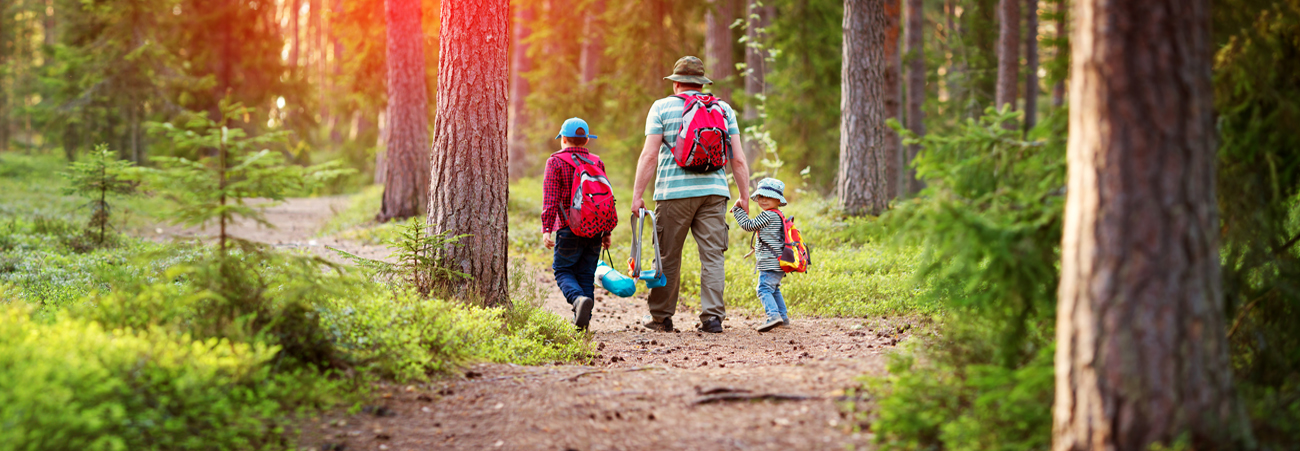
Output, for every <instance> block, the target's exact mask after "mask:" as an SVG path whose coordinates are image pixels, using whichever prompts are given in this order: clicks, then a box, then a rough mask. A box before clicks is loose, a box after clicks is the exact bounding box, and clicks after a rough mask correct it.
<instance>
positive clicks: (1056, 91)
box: [1052, 0, 1070, 108]
mask: <svg viewBox="0 0 1300 451" xmlns="http://www.w3.org/2000/svg"><path fill="white" fill-rule="evenodd" d="M1056 8H1057V9H1058V10H1059V11H1060V14H1058V15H1057V16H1056V33H1057V35H1058V37H1067V36H1069V35H1070V34H1069V33H1070V32H1069V31H1068V28H1067V27H1068V26H1069V22H1068V21H1066V17H1067V16H1068V15H1069V13H1070V8H1069V5H1068V4H1067V0H1056ZM1068 48H1069V47H1067V46H1064V45H1061V44H1057V47H1056V51H1058V52H1065V51H1067V50H1068ZM1064 104H1065V79H1064V78H1062V79H1060V80H1057V81H1056V84H1054V85H1052V107H1055V108H1059V107H1060V106H1061V105H1064Z"/></svg>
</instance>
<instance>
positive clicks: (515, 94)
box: [509, 2, 533, 180]
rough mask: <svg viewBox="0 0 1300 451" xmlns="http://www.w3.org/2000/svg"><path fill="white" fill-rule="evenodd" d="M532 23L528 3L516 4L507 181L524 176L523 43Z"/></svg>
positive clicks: (528, 63)
mask: <svg viewBox="0 0 1300 451" xmlns="http://www.w3.org/2000/svg"><path fill="white" fill-rule="evenodd" d="M532 21H533V9H532V6H530V5H529V4H528V3H525V2H520V3H516V10H515V20H514V24H513V25H514V33H513V35H512V36H511V41H512V43H513V45H514V47H513V48H512V49H511V51H512V52H513V54H512V55H511V57H512V61H511V62H510V65H511V67H510V112H509V116H510V130H509V131H510V143H509V148H510V158H509V164H510V179H511V180H516V179H519V178H520V177H523V176H524V175H526V174H524V171H525V170H526V166H527V164H528V162H527V159H528V134H527V133H524V130H525V129H527V128H528V119H529V118H528V103H527V100H528V93H529V91H530V89H529V86H528V79H527V78H525V77H524V74H525V73H527V72H528V71H530V70H533V60H532V58H529V56H528V49H529V47H530V46H529V45H528V44H526V43H525V42H524V41H525V40H527V39H528V36H529V35H530V34H532V30H531V29H530V28H529V26H528V25H529V24H530V23H532Z"/></svg>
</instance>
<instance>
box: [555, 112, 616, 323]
mask: <svg viewBox="0 0 1300 451" xmlns="http://www.w3.org/2000/svg"><path fill="white" fill-rule="evenodd" d="M588 130H590V129H589V128H588V127H587V121H584V120H582V119H579V118H576V117H575V118H571V119H569V120H567V121H564V126H563V127H561V128H560V133H559V134H557V135H555V138H556V139H559V140H560V143H561V145H562V146H563V149H562V150H560V151H558V152H556V153H554V154H553V155H552V156H560V157H562V158H563V157H567V156H568V155H567V154H568V153H579V154H584V155H586V154H589V152H587V148H586V147H584V146H586V145H587V141H589V140H592V139H596V135H592V134H589V133H588ZM598 165H599V166H600V169H601V170H602V171H603V170H604V169H605V163H604V162H598ZM573 171H574V168H573V166H570V165H569V164H568V163H565V162H563V161H560V160H559V159H557V158H550V159H547V161H546V175H545V176H544V177H543V179H542V191H543V197H542V243H543V244H544V245H545V246H546V248H547V249H555V257H554V262H553V263H552V264H551V269H553V270H555V284H556V285H559V287H560V291H561V292H563V293H564V299H565V300H566V301H568V302H569V305H571V306H573V324H574V325H576V326H578V328H579V329H586V328H587V325H588V324H590V323H591V309H592V307H593V305H594V303H595V301H593V296H594V294H595V282H596V262H597V261H599V260H600V250H601V249H602V248H605V249H608V248H609V234H608V233H606V234H603V235H602V236H601V237H599V238H587V237H583V236H578V235H577V234H574V233H573V231H572V230H570V229H569V224H568V220H567V219H566V218H565V216H564V205H565V203H566V202H571V201H572V199H569V196H570V195H572V186H570V185H571V184H572V183H573ZM551 232H555V237H554V238H552V237H551Z"/></svg>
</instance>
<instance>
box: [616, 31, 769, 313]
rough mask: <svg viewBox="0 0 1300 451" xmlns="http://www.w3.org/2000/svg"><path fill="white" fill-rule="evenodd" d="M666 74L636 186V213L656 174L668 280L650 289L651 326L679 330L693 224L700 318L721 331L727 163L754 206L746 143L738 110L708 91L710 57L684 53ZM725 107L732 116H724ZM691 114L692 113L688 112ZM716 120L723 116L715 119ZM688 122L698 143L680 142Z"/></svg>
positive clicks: (743, 202) (745, 202)
mask: <svg viewBox="0 0 1300 451" xmlns="http://www.w3.org/2000/svg"><path fill="white" fill-rule="evenodd" d="M664 79H665V80H670V81H672V82H673V94H674V95H672V96H669V97H665V98H663V99H659V100H657V101H655V103H654V106H651V107H650V114H649V115H648V116H647V117H646V124H645V134H646V137H645V147H643V148H642V149H641V158H640V159H638V161H637V165H636V183H635V184H634V185H633V187H632V215H633V216H634V217H635V216H636V214H637V212H638V211H640V209H641V208H643V207H644V206H645V201H643V200H641V199H642V195H644V194H645V189H646V185H648V184H649V183H650V177H651V175H652V174H653V176H654V180H655V190H654V201H655V217H656V221H655V222H656V225H657V226H658V227H657V230H655V233H656V234H658V237H659V244H660V246H661V247H662V249H661V251H660V252H661V254H662V255H661V257H662V259H663V269H664V272H666V273H667V276H668V285H666V286H664V287H661V288H655V289H652V290H650V299H649V307H650V315H649V316H648V317H647V318H646V321H645V327H646V328H649V329H652V330H656V331H661V332H671V331H673V320H672V318H673V313H675V312H676V311H677V298H678V296H679V294H680V293H679V292H678V288H679V287H680V285H681V284H680V282H681V268H682V246H683V245H684V244H685V243H686V233H687V232H690V234H691V235H692V236H694V237H695V244H696V245H697V246H698V248H699V254H700V325H699V326H698V327H697V328H698V329H699V330H700V331H703V332H711V333H721V332H722V320H723V318H725V317H726V314H727V312H726V306H725V305H723V301H722V290H723V288H724V286H725V285H726V279H725V277H724V275H723V270H724V266H725V258H724V256H723V252H725V251H726V250H727V230H728V229H729V227H730V226H729V225H728V224H727V208H728V207H727V201H728V200H729V199H730V197H731V189H730V187H729V186H728V184H727V172H726V169H725V167H726V166H728V165H729V166H731V173H732V175H734V176H735V177H734V178H735V180H736V188H737V189H738V190H739V194H740V199H739V200H738V202H739V205H740V207H741V208H742V209H744V210H745V213H746V214H748V213H749V167H748V165H747V163H746V162H745V152H744V149H742V148H741V143H740V128H739V127H738V126H737V125H736V113H735V110H733V109H732V108H731V106H730V105H728V104H727V103H726V102H723V101H720V100H717V99H716V98H713V97H712V96H710V95H707V94H702V93H701V91H702V90H703V89H704V85H707V84H711V83H713V81H711V80H709V79H708V78H706V77H705V76H704V62H702V61H700V59H699V58H696V57H694V56H685V57H682V58H681V59H679V60H677V64H675V65H674V66H673V74H672V75H669V76H667V77H664ZM697 96H699V97H697ZM688 101H689V102H690V107H689V108H688V107H687V106H688ZM718 111H720V112H721V113H722V115H723V116H725V117H724V118H720V117H718V116H717V115H716V113H717V112H718ZM684 116H690V118H687V119H686V120H684ZM713 120H718V122H719V123H717V124H715V125H716V127H708V125H710V124H711V122H710V121H713ZM688 122H689V123H688ZM683 127H685V128H686V129H687V130H686V131H688V132H690V133H689V134H690V135H692V136H689V137H686V140H684V141H683V143H685V146H684V147H690V146H691V145H694V147H693V148H690V149H684V148H678V144H679V143H678V140H679V138H680V137H681V136H680V135H682V132H683ZM723 128H725V133H723V130H722V129H723ZM719 140H720V141H719ZM675 149H676V150H678V152H677V153H676V154H674V150H675ZM712 149H725V151H726V153H725V154H720V155H715V154H713V152H712ZM727 159H729V160H730V161H727Z"/></svg>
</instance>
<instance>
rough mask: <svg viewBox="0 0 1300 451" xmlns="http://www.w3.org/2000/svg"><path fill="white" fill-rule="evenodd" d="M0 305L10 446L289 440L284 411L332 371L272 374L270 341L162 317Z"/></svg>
mask: <svg viewBox="0 0 1300 451" xmlns="http://www.w3.org/2000/svg"><path fill="white" fill-rule="evenodd" d="M30 314H31V312H30V310H29V309H28V308H26V307H25V306H22V305H19V304H10V305H0V424H3V425H4V427H2V428H0V443H4V444H5V445H4V446H5V447H7V448H10V449H104V450H127V449H130V450H136V449H231V450H234V449H284V448H288V447H289V445H290V443H289V442H288V441H287V439H286V438H285V437H286V436H285V435H284V434H283V433H284V432H285V424H284V423H283V417H284V416H285V415H287V414H289V413H292V412H293V408H294V407H295V405H299V406H305V405H310V404H312V403H313V402H320V401H322V400H323V399H322V397H321V394H322V393H327V392H329V391H331V390H327V388H329V387H330V384H331V383H330V382H328V381H326V380H325V379H323V378H320V377H319V376H315V375H313V374H309V373H303V374H292V373H280V374H273V373H272V372H271V371H270V367H269V366H267V365H265V363H266V362H267V361H269V360H270V359H272V358H273V357H274V355H275V354H276V349H275V347H273V346H268V345H265V344H262V343H239V342H234V341H230V340H226V339H217V338H212V339H207V340H194V339H192V338H191V337H190V336H188V335H183V334H175V333H173V332H170V331H167V330H165V329H161V328H149V329H132V328H120V329H111V328H106V327H104V326H103V325H101V324H99V323H97V322H94V321H88V320H83V319H76V318H69V317H60V318H57V319H56V320H54V321H52V322H48V323H41V322H37V321H33V320H32V319H31V317H30Z"/></svg>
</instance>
